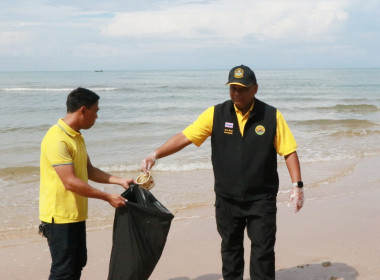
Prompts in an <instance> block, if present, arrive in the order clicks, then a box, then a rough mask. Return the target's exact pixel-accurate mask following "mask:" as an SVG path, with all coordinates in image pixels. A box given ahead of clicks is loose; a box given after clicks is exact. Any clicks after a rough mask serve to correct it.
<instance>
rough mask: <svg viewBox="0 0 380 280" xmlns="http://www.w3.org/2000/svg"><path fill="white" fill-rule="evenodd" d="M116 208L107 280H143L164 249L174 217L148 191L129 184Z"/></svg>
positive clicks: (149, 273) (147, 276)
mask: <svg viewBox="0 0 380 280" xmlns="http://www.w3.org/2000/svg"><path fill="white" fill-rule="evenodd" d="M121 195H122V196H123V197H125V198H126V199H127V200H128V201H127V202H126V207H121V208H117V209H116V212H115V219H114V224H113V241H112V242H113V244H112V252H111V259H110V265H109V272H108V280H146V279H148V278H149V276H150V275H151V274H152V272H153V270H154V268H155V266H156V264H157V263H158V261H159V259H160V257H161V254H162V251H163V249H164V246H165V243H166V238H167V236H168V233H169V229H170V225H171V221H172V219H173V218H174V215H173V214H172V213H171V212H170V211H169V210H168V209H166V207H165V206H163V205H162V204H161V203H160V202H159V201H158V200H157V199H156V198H155V197H154V196H153V195H152V193H151V192H150V191H148V190H144V189H142V188H140V187H139V186H138V185H131V186H130V188H129V189H128V190H126V191H125V192H124V193H122V194H121Z"/></svg>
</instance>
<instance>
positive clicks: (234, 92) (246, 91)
mask: <svg viewBox="0 0 380 280" xmlns="http://www.w3.org/2000/svg"><path fill="white" fill-rule="evenodd" d="M257 89H258V85H257V84H255V85H252V86H250V87H244V86H240V85H230V96H231V100H232V101H233V102H234V104H235V106H236V107H237V108H238V109H239V110H240V111H242V112H243V113H244V114H245V113H246V112H247V111H248V110H249V108H250V107H251V105H252V104H253V101H254V100H255V94H256V92H257Z"/></svg>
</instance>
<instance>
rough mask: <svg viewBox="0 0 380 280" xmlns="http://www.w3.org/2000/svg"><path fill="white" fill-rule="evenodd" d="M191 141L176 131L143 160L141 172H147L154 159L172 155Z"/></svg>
mask: <svg viewBox="0 0 380 280" xmlns="http://www.w3.org/2000/svg"><path fill="white" fill-rule="evenodd" d="M191 143H192V142H191V141H190V140H189V139H187V137H186V136H185V135H184V134H183V133H182V132H180V133H178V134H176V135H174V136H173V137H172V138H170V139H169V140H168V141H166V142H165V144H163V145H162V146H161V147H159V148H158V149H157V150H156V151H154V152H153V153H152V154H151V155H150V156H149V157H147V158H146V159H144V160H143V162H142V164H141V170H142V171H143V172H148V171H149V170H150V169H151V168H152V166H153V165H154V163H155V161H156V159H159V158H163V157H166V156H169V155H172V154H174V153H176V152H178V151H180V150H182V149H183V148H185V147H186V146H188V145H190V144H191Z"/></svg>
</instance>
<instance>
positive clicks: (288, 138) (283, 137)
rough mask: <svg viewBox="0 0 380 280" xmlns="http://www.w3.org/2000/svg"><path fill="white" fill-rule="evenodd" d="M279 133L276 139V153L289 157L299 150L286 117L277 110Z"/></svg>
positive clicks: (277, 132)
mask: <svg viewBox="0 0 380 280" xmlns="http://www.w3.org/2000/svg"><path fill="white" fill-rule="evenodd" d="M276 119H277V131H276V138H275V143H274V145H275V147H276V151H277V153H278V154H279V155H280V156H286V155H289V154H291V153H293V152H295V151H296V150H297V143H296V140H295V139H294V137H293V134H292V132H291V131H290V128H289V126H288V124H287V123H286V121H285V119H284V117H283V116H282V114H281V113H280V111H278V110H277V113H276Z"/></svg>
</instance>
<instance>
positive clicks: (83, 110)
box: [78, 106, 87, 114]
mask: <svg viewBox="0 0 380 280" xmlns="http://www.w3.org/2000/svg"><path fill="white" fill-rule="evenodd" d="M86 109H87V108H86V106H82V107H80V108H79V110H78V111H79V113H81V114H84V112H85V111H86Z"/></svg>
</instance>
